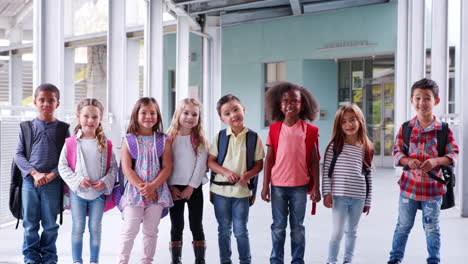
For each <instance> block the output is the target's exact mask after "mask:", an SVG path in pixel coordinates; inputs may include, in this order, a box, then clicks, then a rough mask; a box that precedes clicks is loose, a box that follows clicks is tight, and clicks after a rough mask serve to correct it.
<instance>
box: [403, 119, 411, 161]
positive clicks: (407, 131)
mask: <svg viewBox="0 0 468 264" xmlns="http://www.w3.org/2000/svg"><path fill="white" fill-rule="evenodd" d="M409 123H410V121H406V122H405V123H403V147H402V148H401V150H402V151H403V153H404V154H405V155H406V156H408V152H409V144H410V138H411V132H412V131H413V127H412V126H410V124H409ZM403 170H410V167H409V166H408V165H406V166H405V167H404V168H403Z"/></svg>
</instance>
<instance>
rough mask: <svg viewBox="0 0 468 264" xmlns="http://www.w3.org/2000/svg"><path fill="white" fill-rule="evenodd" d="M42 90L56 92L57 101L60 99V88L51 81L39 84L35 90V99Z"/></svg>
mask: <svg viewBox="0 0 468 264" xmlns="http://www.w3.org/2000/svg"><path fill="white" fill-rule="evenodd" d="M40 92H53V93H55V97H57V101H60V90H59V89H58V88H57V86H55V85H53V84H51V83H43V84H41V85H39V86H38V87H37V88H36V91H34V99H36V98H37V96H38V95H39V93H40Z"/></svg>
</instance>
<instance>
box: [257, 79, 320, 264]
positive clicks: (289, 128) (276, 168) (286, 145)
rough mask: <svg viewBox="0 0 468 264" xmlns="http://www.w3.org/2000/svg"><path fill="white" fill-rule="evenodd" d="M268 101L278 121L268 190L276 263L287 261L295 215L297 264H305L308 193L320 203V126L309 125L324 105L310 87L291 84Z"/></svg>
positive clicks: (273, 129)
mask: <svg viewBox="0 0 468 264" xmlns="http://www.w3.org/2000/svg"><path fill="white" fill-rule="evenodd" d="M265 103H266V107H267V113H268V116H269V119H270V120H273V121H277V122H276V123H274V124H271V125H270V131H269V133H268V139H267V143H266V145H267V146H268V150H267V156H266V159H265V173H264V178H263V190H262V199H263V200H265V201H267V202H269V201H270V200H271V211H272V216H273V224H272V225H271V238H272V243H273V248H272V250H271V256H270V263H271V264H279V263H284V243H285V239H286V226H287V223H288V214H289V219H290V225H291V226H290V228H291V255H292V260H291V263H294V264H303V263H304V251H305V228H304V224H303V223H304V217H305V210H306V204H307V193H310V199H311V200H313V201H314V202H319V201H320V180H319V162H320V155H319V149H318V128H317V127H315V126H313V125H310V124H308V123H307V122H306V120H309V121H314V120H315V118H316V116H317V112H318V104H317V102H316V101H315V99H314V97H313V96H312V94H310V92H309V91H307V90H306V89H305V88H303V87H300V86H298V85H296V84H292V83H288V82H282V83H279V84H278V85H276V86H274V87H272V88H270V89H269V90H268V92H267V94H266V96H265ZM270 184H271V193H270Z"/></svg>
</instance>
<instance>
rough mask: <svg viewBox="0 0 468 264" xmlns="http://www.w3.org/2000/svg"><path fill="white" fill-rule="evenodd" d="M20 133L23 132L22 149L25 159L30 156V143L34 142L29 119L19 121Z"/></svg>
mask: <svg viewBox="0 0 468 264" xmlns="http://www.w3.org/2000/svg"><path fill="white" fill-rule="evenodd" d="M20 128H21V133H22V134H23V143H24V151H25V154H26V159H28V160H29V158H31V152H32V145H33V142H34V137H33V129H32V122H31V121H24V122H21V123H20Z"/></svg>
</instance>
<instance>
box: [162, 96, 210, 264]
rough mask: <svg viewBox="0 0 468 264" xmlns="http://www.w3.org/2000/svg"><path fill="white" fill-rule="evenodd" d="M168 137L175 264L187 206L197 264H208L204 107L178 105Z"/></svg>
mask: <svg viewBox="0 0 468 264" xmlns="http://www.w3.org/2000/svg"><path fill="white" fill-rule="evenodd" d="M167 134H168V136H169V141H170V142H171V145H172V157H173V161H174V165H173V170H172V174H171V176H170V177H169V180H168V184H169V185H170V189H171V193H172V199H173V200H174V206H173V207H172V208H171V209H170V214H171V223H172V227H171V242H170V250H171V258H172V264H180V263H181V255H182V241H183V239H182V232H183V230H184V210H185V204H186V203H187V205H188V210H189V221H190V230H191V231H192V236H193V242H192V244H193V250H194V253H195V264H205V248H206V245H205V233H204V232H203V224H202V220H203V192H202V185H203V184H205V183H207V182H208V178H207V177H206V170H207V163H206V162H207V157H208V143H207V141H206V139H205V133H204V131H203V123H202V106H201V104H200V103H199V102H198V101H197V100H196V99H192V98H186V99H184V100H182V101H181V102H180V103H179V106H178V107H177V109H176V111H175V112H174V117H173V118H172V123H171V126H170V127H169V130H168V131H167Z"/></svg>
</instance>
